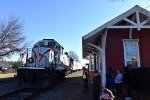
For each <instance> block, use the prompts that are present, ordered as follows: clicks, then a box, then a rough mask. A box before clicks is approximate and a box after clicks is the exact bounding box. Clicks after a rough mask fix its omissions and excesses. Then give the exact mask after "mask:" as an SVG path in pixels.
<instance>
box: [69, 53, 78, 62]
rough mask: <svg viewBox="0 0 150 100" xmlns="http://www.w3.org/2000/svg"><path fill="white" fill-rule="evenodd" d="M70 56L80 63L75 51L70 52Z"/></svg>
mask: <svg viewBox="0 0 150 100" xmlns="http://www.w3.org/2000/svg"><path fill="white" fill-rule="evenodd" d="M69 56H70V58H71V59H73V60H74V61H78V60H79V56H78V55H77V54H76V53H75V52H74V51H70V52H69Z"/></svg>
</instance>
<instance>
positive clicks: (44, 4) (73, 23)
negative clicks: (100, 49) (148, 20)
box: [0, 0, 150, 59]
mask: <svg viewBox="0 0 150 100" xmlns="http://www.w3.org/2000/svg"><path fill="white" fill-rule="evenodd" d="M135 5H139V6H141V7H143V8H146V9H148V10H150V7H148V6H150V0H123V1H122V0H1V1H0V19H3V18H4V17H5V18H8V17H9V16H10V15H15V16H16V17H17V18H19V19H20V21H21V22H23V24H24V27H23V29H24V36H26V38H27V41H29V42H30V43H32V44H34V43H36V42H37V41H39V40H42V39H55V40H56V41H58V42H59V43H60V44H61V45H62V46H63V47H64V48H65V50H66V51H75V52H76V53H77V55H78V56H79V58H80V59H82V36H84V35H86V34H87V33H89V32H91V31H92V30H94V29H96V28H97V27H99V26H101V25H103V24H104V23H106V22H107V21H109V20H111V19H113V18H115V17H117V16H118V15H120V14H122V13H123V12H125V11H127V10H129V9H130V8H132V7H134V6H135ZM13 59H17V58H13Z"/></svg>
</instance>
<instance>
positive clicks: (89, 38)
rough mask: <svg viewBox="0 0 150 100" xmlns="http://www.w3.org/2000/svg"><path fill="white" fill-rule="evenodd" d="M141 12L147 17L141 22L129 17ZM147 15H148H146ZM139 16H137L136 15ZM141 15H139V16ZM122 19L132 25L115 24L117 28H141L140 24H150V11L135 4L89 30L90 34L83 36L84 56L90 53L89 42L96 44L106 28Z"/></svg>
mask: <svg viewBox="0 0 150 100" xmlns="http://www.w3.org/2000/svg"><path fill="white" fill-rule="evenodd" d="M137 11H138V12H139V13H140V14H139V15H140V16H141V18H142V19H144V18H147V19H146V20H141V21H143V22H139V23H138V21H137V19H136V20H135V21H131V20H129V19H128V18H129V17H130V16H131V15H133V14H136V12H137ZM145 16H146V17H145ZM136 17H137V16H136ZM138 17H139V16H138ZM122 20H125V21H127V22H128V23H130V24H131V25H128V26H126V27H125V26H123V27H119V26H115V27H116V28H117V27H118V28H126V29H127V28H139V24H143V25H144V24H146V23H149V24H150V22H149V21H150V12H149V11H148V10H146V9H144V8H142V7H140V6H138V5H135V6H134V7H133V8H131V9H129V10H128V11H126V12H124V13H122V14H121V15H119V16H117V17H116V18H114V19H112V20H110V21H108V22H107V23H105V24H103V25H102V26H100V27H98V28H96V29H95V30H93V31H91V32H89V33H88V34H86V35H84V36H83V37H82V54H83V58H86V57H87V56H88V54H89V48H91V47H87V46H86V44H87V43H93V44H95V42H96V41H98V39H99V36H100V35H101V34H102V33H104V31H105V29H112V27H111V26H113V25H116V24H117V23H119V22H121V21H122ZM140 27H141V26H140ZM142 28H150V26H144V27H142Z"/></svg>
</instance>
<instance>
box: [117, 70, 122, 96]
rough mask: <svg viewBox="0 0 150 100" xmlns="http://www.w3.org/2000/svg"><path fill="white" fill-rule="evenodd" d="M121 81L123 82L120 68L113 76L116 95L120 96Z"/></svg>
mask: <svg viewBox="0 0 150 100" xmlns="http://www.w3.org/2000/svg"><path fill="white" fill-rule="evenodd" d="M122 82H123V75H122V73H121V72H120V70H117V75H116V77H115V86H116V92H117V96H121V93H122Z"/></svg>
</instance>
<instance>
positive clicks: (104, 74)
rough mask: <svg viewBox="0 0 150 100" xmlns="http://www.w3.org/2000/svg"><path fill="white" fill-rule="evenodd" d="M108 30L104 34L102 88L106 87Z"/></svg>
mask: <svg viewBox="0 0 150 100" xmlns="http://www.w3.org/2000/svg"><path fill="white" fill-rule="evenodd" d="M107 30H108V29H105V32H104V34H103V35H102V49H103V51H102V87H105V85H106V58H105V47H106V38H107Z"/></svg>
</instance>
